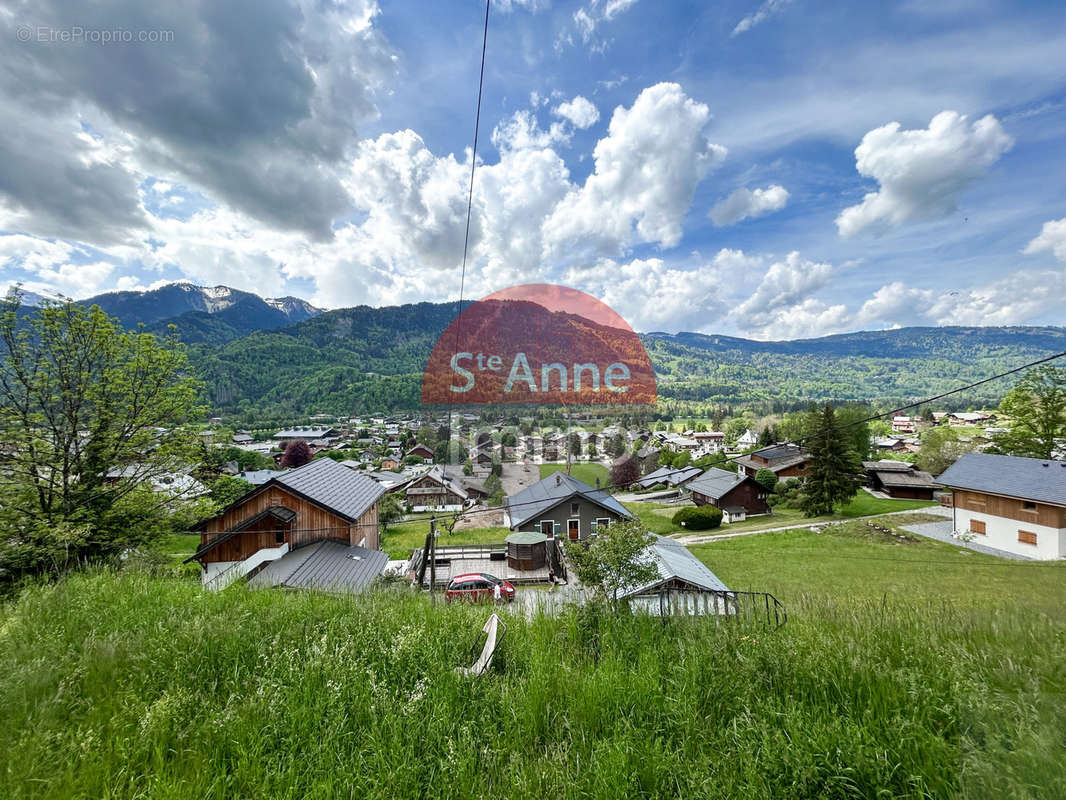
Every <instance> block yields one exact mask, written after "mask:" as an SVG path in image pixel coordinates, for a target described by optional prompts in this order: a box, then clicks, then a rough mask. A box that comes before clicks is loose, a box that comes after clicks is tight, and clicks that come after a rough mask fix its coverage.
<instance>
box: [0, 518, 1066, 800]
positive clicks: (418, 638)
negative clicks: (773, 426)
mask: <svg viewBox="0 0 1066 800" xmlns="http://www.w3.org/2000/svg"><path fill="white" fill-rule="evenodd" d="M765 538H766V537H763V536H756V537H751V539H752V540H753V541H754V540H763V539H765ZM839 538H841V539H845V540H846V539H848V537H847V536H841V537H839ZM738 541H742V540H738ZM767 541H769V542H771V543H774V544H775V545H776V543H775V542H773V540H772V539H767ZM867 544H868V545H869V546H872V547H874V548H879V547H881V545H880V544H879V543H876V542H872V543H870V542H868V543H867ZM862 545H863V540H862V539H861V537H859V538H857V539H856V541H855V546H856V547H861V546H862ZM713 547H714V548H720V547H721V545H718V544H716V545H713ZM770 552H772V551H771V550H770V549H769V548H768V549H767V552H766V553H764V555H763V558H764V559H765V560H767V561H769V560H770V558H769V553H770ZM716 553H717V551H716ZM790 555H791V554H790ZM713 560H714V562H715V567H716V568H717V569H720V571H721V573H722V574H723V575H726V576H728V575H730V570H731V569H733V568H732V567H730V568H723V567H722V566H721V565H720V564H718V558H717V556H716V557H715V559H713ZM786 561H787V559H782V560H781V562H780V563H785V562H786ZM734 563H737V564H739V561H736V560H734ZM757 563H758V559H757V558H755V557H754V554H752V558H751V559H750V561H749V565H748V566H751V565H754V564H757ZM748 566H745V567H744V569H747V568H748ZM791 569H792V571H793V572H795V573H796V574H797V575H798V574H799V573H800V572H802V571H803V567H802V566H801V565H799V564H797V565H796V566H794V567H792V568H791ZM767 570H769V567H767ZM1048 571H1049V572H1053V571H1054V572H1058V573H1059V577H1060V580H1059V583H1058V586H1059V587H1061V586H1062V585H1063V584H1062V581H1061V575H1062V572H1061V570H1055V569H1054V568H1048ZM767 574H769V571H768V572H767ZM905 574H907V575H910V576H911V578H912V579H914V580H928V579H929V577H930V576H926V575H923V574H922V573H920V572H907V573H905ZM983 574H984V573H982V575H983ZM824 575H825V573H817V576H824ZM822 581H823V578H822V577H815V578H813V579H811V580H810V581H808V582H807V584H806V586H805V593H804V594H803V596H802V597H800V596H798V595H797V596H795V597H792V600H791V602H792V604H791V605H790V606H789V611H790V613H791V619H790V621H789V623H788V624H787V625H785V626H784V627H783V628H781V629H780V630H778V631H772V630H768V629H765V628H757V627H744V626H741V625H736V624H721V625H715V623H714V621H713V620H707V619H676V620H671V621H670V622H669V623H668V624H665V625H664V624H662V623H661V622H659V621H657V620H655V619H651V618H646V617H633V616H628V615H622V616H619V617H610V616H606V615H597V614H595V613H590V612H587V611H585V612H577V611H571V612H567V613H564V614H563V615H562V616H560V617H556V618H551V617H537V618H534V619H532V620H526V619H524V618H521V617H514V616H507V617H506V621H507V625H508V631H507V635H506V638H505V640H504V644H503V645H502V647H501V650H500V652H499V657H498V659H497V662H496V664H495V665H494V668H493V670H492V671H491V672H490V673H489V674H488V675H487V676H485V677H484V678H482V679H478V680H473V679H467V678H463V677H461V676H459V675H457V674H456V672H455V669H454V668H455V667H456V666H458V665H460V664H465V663H469V662H470V660H471V659H472V655H471V651H472V648H473V647H474V646H475V644H476V642H477V631H478V629H479V628H480V626H481V624H482V622H483V621H484V618H485V614H486V610H485V609H483V608H470V607H465V606H447V605H443V604H438V605H435V604H433V603H432V602H430V601H429V600H428V599H427V598H425V597H423V596H421V595H417V594H410V593H408V592H407V591H406V590H401V589H384V590H382V591H379V592H374V593H370V594H367V595H363V596H361V597H357V598H336V597H328V596H323V595H316V594H304V593H286V592H274V591H259V592H253V591H247V590H243V589H240V588H235V589H232V590H229V591H226V592H223V593H220V594H205V593H202V592H201V591H200V589H199V587H198V586H197V585H196V584H195V583H194V582H191V581H182V580H178V579H175V578H168V577H153V576H151V575H149V574H147V573H138V572H127V573H118V574H115V573H108V572H90V573H85V574H78V575H73V576H71V577H69V578H68V579H66V580H64V581H61V582H59V583H56V584H52V585H38V586H31V587H28V588H26V589H25V590H24V591H23V592H22V593H21V595H20V596H19V597H18V598H16V599H14V600H11V601H9V602H7V603H6V604H5V605H3V606H2V608H0V670H2V674H3V675H4V679H3V681H2V682H0V725H2V726H3V730H4V732H5V735H4V737H2V739H0V764H2V765H3V767H2V769H0V796H2V797H4V798H9V799H10V800H18V799H19V798H31V797H33V798H69V797H87V798H88V797H91V798H97V797H144V798H174V799H175V800H176V799H177V798H181V799H182V800H184V799H185V798H190V797H196V798H224V797H249V798H251V797H254V798H272V797H286V798H288V797H292V798H335V797H360V798H394V797H449V798H454V797H485V798H489V797H494V798H495V797H507V798H526V797H538V798H541V797H603V798H618V797H679V796H680V797H743V798H782V797H791V798H806V797H827V798H843V797H854V798H870V797H895V798H903V797H906V798H911V797H913V798H918V797H938V798H939V797H960V798H961V797H997V798H999V797H1032V798H1050V797H1062V796H1066V771H1063V769H1062V756H1063V737H1064V736H1066V712H1064V710H1063V709H1064V708H1066V703H1064V702H1063V700H1064V695H1063V692H1064V680H1066V674H1064V669H1066V667H1064V664H1063V660H1062V652H1063V646H1064V641H1066V628H1064V623H1063V620H1062V617H1061V614H1059V615H1056V616H1049V615H1047V614H1045V613H1043V612H1042V611H1041V609H1039V608H1034V607H1032V606H1031V605H1029V604H1028V603H1027V602H1025V601H1026V600H1027V599H1028V598H1027V595H1026V592H1025V590H1022V591H1021V593H1020V594H1019V595H1018V596H1017V597H1004V596H1002V595H1000V594H998V593H996V592H992V593H991V594H990V595H988V596H997V597H998V602H996V603H990V602H980V603H951V602H943V601H939V600H935V599H933V598H932V596H931V595H923V596H919V597H907V596H895V595H892V596H889V597H888V598H887V599H885V598H882V597H881V596H877V597H876V598H874V597H873V595H874V594H876V593H873V592H869V591H865V590H863V591H859V592H858V593H853V591H852V588H851V587H852V584H845V585H844V586H843V588H837V583H836V582H835V580H829V581H828V582H824V583H823V582H822ZM780 586H781V588H780V591H782V592H784V591H785V590H784V585H783V584H780ZM1047 588H1048V586H1047V585H1041V586H1040V590H1045V589H1047ZM827 589H828V590H830V591H829V593H828V594H826V593H825V592H826V590H827ZM1058 591H1059V593H1060V604H1061V591H1062V590H1061V588H1059V590H1058ZM786 594H787V595H788V596H790V597H791V593H786ZM1034 594H1035V592H1034ZM982 597H985V595H982Z"/></svg>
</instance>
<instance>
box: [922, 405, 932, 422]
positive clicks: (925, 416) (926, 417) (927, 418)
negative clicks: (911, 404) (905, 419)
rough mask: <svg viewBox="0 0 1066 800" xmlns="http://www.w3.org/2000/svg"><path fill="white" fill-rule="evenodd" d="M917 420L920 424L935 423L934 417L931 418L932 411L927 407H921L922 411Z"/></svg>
mask: <svg viewBox="0 0 1066 800" xmlns="http://www.w3.org/2000/svg"><path fill="white" fill-rule="evenodd" d="M918 418H919V419H920V420H921V421H922V422H936V417H934V416H933V409H932V408H931V407H929V406H922V411H921V413H920V414H919V415H918Z"/></svg>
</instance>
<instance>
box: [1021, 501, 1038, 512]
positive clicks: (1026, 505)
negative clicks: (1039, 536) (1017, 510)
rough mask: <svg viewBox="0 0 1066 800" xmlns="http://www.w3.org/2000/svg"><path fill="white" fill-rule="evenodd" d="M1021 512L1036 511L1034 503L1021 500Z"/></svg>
mask: <svg viewBox="0 0 1066 800" xmlns="http://www.w3.org/2000/svg"><path fill="white" fill-rule="evenodd" d="M1022 511H1033V512H1035V511H1036V503H1034V502H1032V501H1030V500H1022Z"/></svg>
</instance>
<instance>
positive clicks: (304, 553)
mask: <svg viewBox="0 0 1066 800" xmlns="http://www.w3.org/2000/svg"><path fill="white" fill-rule="evenodd" d="M388 561H389V556H388V554H387V553H383V552H381V551H380V550H367V549H366V548H365V547H350V546H348V545H346V544H342V543H341V542H335V541H332V540H326V541H322V542H315V543H314V544H310V545H307V546H306V547H298V548H297V549H295V550H292V551H290V552H288V553H286V554H285V555H283V556H282V557H281V558H279V559H277V560H275V561H271V562H270V563H268V564H267V565H266V567H265V568H264V569H263V570H262V571H261V572H259V573H258V574H256V575H254V576H253V577H252V578H251V579H249V581H248V585H249V586H282V587H285V588H288V589H318V590H319V591H323V592H342V593H347V594H354V593H356V592H359V591H362V590H363V589H365V588H366V587H367V585H369V584H370V582H371V581H373V580H374V578H376V577H377V576H378V575H380V574H381V573H382V571H383V570H384V569H385V565H386V564H387V563H388Z"/></svg>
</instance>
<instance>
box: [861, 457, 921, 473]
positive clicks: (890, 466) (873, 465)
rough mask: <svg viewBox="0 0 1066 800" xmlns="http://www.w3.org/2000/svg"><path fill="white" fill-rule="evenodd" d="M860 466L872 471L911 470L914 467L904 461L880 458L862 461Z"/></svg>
mask: <svg viewBox="0 0 1066 800" xmlns="http://www.w3.org/2000/svg"><path fill="white" fill-rule="evenodd" d="M862 468H863V469H865V470H873V471H874V472H913V471H914V470H915V469H916V467H915V466H914V464H908V463H907V462H906V461H891V460H889V459H887V458H882V459H881V460H880V461H863V462H862Z"/></svg>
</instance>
